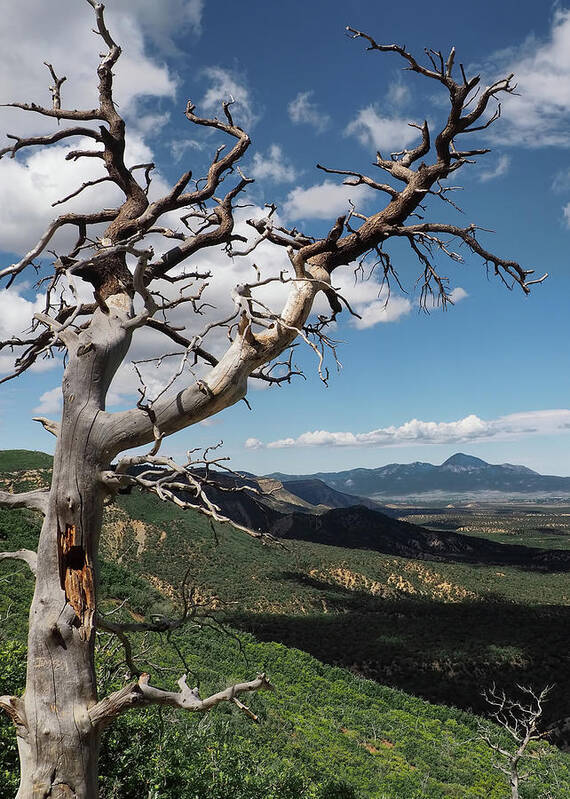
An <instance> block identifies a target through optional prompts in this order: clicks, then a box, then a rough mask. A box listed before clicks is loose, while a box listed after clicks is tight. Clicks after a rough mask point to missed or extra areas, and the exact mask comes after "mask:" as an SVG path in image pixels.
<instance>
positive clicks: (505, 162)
mask: <svg viewBox="0 0 570 799" xmlns="http://www.w3.org/2000/svg"><path fill="white" fill-rule="evenodd" d="M510 165H511V159H510V157H509V156H508V155H501V156H500V158H499V159H498V161H497V163H496V164H495V166H491V167H489V168H488V169H481V170H480V171H479V175H478V177H479V180H480V181H481V183H486V182H487V181H489V180H494V179H495V178H500V177H501V176H502V175H505V174H506V173H507V172H508V170H509V166H510Z"/></svg>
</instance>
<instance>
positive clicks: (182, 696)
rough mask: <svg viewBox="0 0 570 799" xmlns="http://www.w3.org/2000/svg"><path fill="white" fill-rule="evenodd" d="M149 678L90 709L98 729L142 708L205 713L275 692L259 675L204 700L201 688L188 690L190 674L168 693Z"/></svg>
mask: <svg viewBox="0 0 570 799" xmlns="http://www.w3.org/2000/svg"><path fill="white" fill-rule="evenodd" d="M149 679H150V677H149V675H148V674H146V673H145V674H141V676H140V677H139V679H138V681H137V682H132V683H130V684H129V685H126V686H125V687H124V688H121V689H120V690H119V691H116V692H115V693H114V694H111V695H110V696H107V697H105V698H104V699H102V700H101V701H100V702H98V703H97V704H96V705H95V706H94V707H92V708H91V709H90V710H89V718H90V719H91V723H92V724H93V725H94V726H95V727H98V728H102V727H105V726H106V725H107V724H109V723H110V722H111V721H113V719H114V718H116V717H117V716H118V715H120V714H121V713H124V712H125V711H127V710H129V709H130V708H132V707H135V706H136V707H140V706H141V705H142V706H144V705H170V706H171V707H176V708H180V709H181V710H188V711H190V712H202V713H203V712H205V711H207V710H210V709H211V708H213V707H215V706H216V705H218V704H219V703H220V702H233V701H234V700H235V698H236V697H237V696H238V695H240V694H243V693H247V692H251V691H262V690H273V685H272V684H271V683H270V682H269V680H268V679H267V677H266V675H265V674H258V675H257V677H256V678H255V680H250V681H249V682H242V683H236V684H235V685H231V686H230V687H229V688H226V689H225V690H223V691H219V692H218V693H216V694H212V695H211V696H208V697H206V698H205V699H201V698H200V694H199V692H198V689H197V688H193V689H191V688H189V687H188V685H187V683H186V674H184V675H183V676H182V677H181V678H180V679H179V680H178V685H179V687H180V691H164V690H162V689H161V688H155V687H154V686H152V685H150V683H149ZM236 704H237V705H238V707H240V709H241V710H244V711H246V713H247V715H248V716H249V717H250V718H253V719H254V720H255V721H257V717H256V716H254V714H252V713H251V711H250V710H249V708H246V707H245V705H242V703H241V702H239V703H237V702H236Z"/></svg>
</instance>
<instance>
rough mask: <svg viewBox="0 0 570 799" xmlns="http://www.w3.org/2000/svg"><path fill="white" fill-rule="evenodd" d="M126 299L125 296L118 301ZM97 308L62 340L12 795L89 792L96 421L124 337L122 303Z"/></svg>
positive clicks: (98, 502)
mask: <svg viewBox="0 0 570 799" xmlns="http://www.w3.org/2000/svg"><path fill="white" fill-rule="evenodd" d="M127 299H128V298H127ZM127 304H128V303H126V302H125V300H124V298H123V301H122V302H121V306H122V308H120V309H119V313H118V314H117V313H114V311H113V309H112V308H111V309H110V312H109V313H108V314H103V313H101V312H97V314H96V317H95V319H94V320H93V322H92V324H91V326H90V328H89V330H87V331H85V332H84V333H83V334H81V336H80V337H79V338H78V339H75V340H74V341H73V345H71V346H70V347H69V353H70V354H69V364H68V367H67V369H66V372H65V376H64V381H63V394H64V406H63V414H62V421H61V428H60V432H59V436H58V442H57V448H56V453H55V457H54V464H53V479H52V485H51V491H50V498H49V507H48V511H47V514H46V516H45V520H44V524H43V527H42V531H41V535H40V541H39V545H38V566H37V577H36V588H35V593H34V598H33V602H32V606H31V611H30V627H29V638H28V672H27V682H26V691H25V695H24V710H25V720H26V725H27V730H28V734H27V736H26V737H25V738H22V737H19V739H18V741H19V748H20V757H21V785H20V789H19V791H18V794H17V799H47V797H49V798H50V799H95V797H96V796H97V755H98V746H99V733H98V731H97V730H96V729H95V728H94V727H93V725H92V724H91V722H90V720H89V715H88V711H89V708H90V707H92V706H93V705H94V704H95V703H96V701H97V695H96V683H95V668H94V638H95V634H94V615H95V611H96V603H97V597H96V575H95V569H96V562H95V561H96V553H97V546H98V541H99V535H100V530H101V520H102V508H103V499H104V490H103V486H102V484H101V482H100V479H99V475H100V472H101V470H102V469H104V468H106V467H107V466H108V457H109V455H108V452H107V451H106V440H105V437H104V435H103V425H101V424H100V423H98V419H100V418H101V417H102V416H104V401H105V395H106V392H107V389H108V387H109V383H110V381H111V379H112V376H113V374H114V373H115V371H116V368H117V366H118V365H119V363H120V362H121V360H122V359H123V358H124V355H125V354H126V351H127V349H128V345H129V338H130V336H129V335H128V334H127V333H126V332H125V331H124V330H123V329H122V326H121V317H123V318H124V312H125V311H126V310H127V308H126V305H127Z"/></svg>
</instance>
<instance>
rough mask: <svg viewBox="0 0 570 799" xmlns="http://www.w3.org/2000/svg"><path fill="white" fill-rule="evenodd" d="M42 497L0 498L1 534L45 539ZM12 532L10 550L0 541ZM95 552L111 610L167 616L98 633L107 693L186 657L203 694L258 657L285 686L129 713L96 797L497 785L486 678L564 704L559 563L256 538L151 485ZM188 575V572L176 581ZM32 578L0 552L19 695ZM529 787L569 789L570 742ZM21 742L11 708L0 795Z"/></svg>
mask: <svg viewBox="0 0 570 799" xmlns="http://www.w3.org/2000/svg"><path fill="white" fill-rule="evenodd" d="M0 469H1V471H2V474H3V485H4V486H6V485H7V484H11V485H14V486H15V487H17V488H18V489H20V490H21V489H23V488H26V487H30V486H31V485H34V484H36V485H37V484H39V483H40V482H44V481H46V480H47V479H49V458H48V456H44V455H42V454H38V453H18V452H11V453H3V454H2V455H1V456H0ZM38 520H39V517H36V516H35V515H34V514H33V512H30V511H19V510H12V511H8V510H1V511H0V536H1V537H2V539H3V541H2V542H1V545H0V549H1V548H6V549H8V548H9V549H12V550H14V549H18V548H21V547H29V548H33V547H34V542H35V540H36V538H37V535H38V529H39V528H38V523H39V522H38ZM4 544H6V547H4ZM101 551H102V559H101V562H100V564H99V568H100V578H101V598H102V600H103V602H102V612H103V614H109V613H110V614H112V615H111V616H110V618H111V619H116V620H118V619H123V620H142V619H145V618H146V619H154V620H160V619H161V618H163V617H175V616H176V615H177V614H179V613H180V608H181V602H182V595H183V591H184V590H185V591H186V596H187V597H188V596H190V597H191V599H192V602H193V603H194V604H195V607H196V615H195V616H194V617H193V618H190V619H189V620H188V621H187V623H186V624H184V625H183V626H181V627H180V628H178V629H176V630H170V631H165V632H162V633H153V634H148V633H144V634H142V633H137V634H133V635H131V636H130V640H131V645H132V652H133V657H132V660H133V661H134V662H133V663H132V664H131V669H129V667H128V665H127V659H126V658H125V651H124V648H123V646H122V644H121V641H119V640H118V639H117V638H116V637H115V636H114V635H112V634H109V633H105V632H98V634H97V670H98V679H99V688H100V694H104V693H107V692H109V691H110V690H114V689H116V688H119V687H120V686H121V685H123V684H124V683H125V681H127V680H128V679H130V678H131V673H130V672H131V671H132V666H133V665H134V667H135V668H136V670H137V671H138V672H142V671H146V672H149V673H150V674H151V675H152V679H153V682H154V684H156V685H160V686H163V687H165V688H172V687H174V685H175V683H176V681H177V680H178V678H179V677H180V675H181V674H182V673H186V674H188V679H189V683H190V682H192V684H194V685H197V686H199V687H200V690H201V691H202V690H203V691H204V693H206V692H212V691H216V690H220V689H222V688H224V687H225V686H226V685H229V684H231V683H232V682H234V681H236V680H237V681H239V680H243V679H251V678H252V677H254V676H255V674H256V673H258V672H266V673H267V674H268V677H269V679H270V680H271V682H272V684H273V685H274V688H275V690H274V691H262V692H259V693H258V694H256V695H252V696H251V697H248V699H247V704H248V707H249V708H250V709H251V711H252V712H253V713H254V714H255V715H256V716H257V717H258V720H259V723H254V722H253V721H252V720H251V719H250V718H249V717H248V716H247V715H245V714H243V713H240V712H239V709H238V708H236V707H235V706H233V705H231V704H225V705H223V706H219V707H217V708H215V709H213V710H212V711H210V712H209V713H207V714H204V715H198V714H188V713H187V714H184V713H181V712H179V711H178V712H177V711H174V710H171V709H170V708H169V709H164V708H150V709H145V710H137V711H131V712H130V713H129V714H127V715H125V716H122V717H120V718H119V720H118V721H117V722H115V724H114V725H113V726H112V727H110V728H109V729H108V731H107V732H106V734H105V736H104V740H103V745H102V758H101V777H100V780H101V796H102V798H103V799H171V798H172V799H174V797H177V798H178V797H185V798H187V799H203V798H204V797H208V799H230V797H231V799H258V797H259V799H261V797H263V799H273V798H275V799H277V797H279V798H281V797H283V799H305V798H306V799H309V798H310V799H419V798H420V797H422V798H423V797H425V798H426V799H436V798H437V799H440V798H443V797H451V798H452V799H467V798H468V797H469V798H471V797H473V799H475V798H476V797H478V798H480V799H503V798H504V797H508V796H509V789H508V783H507V781H506V778H505V776H504V775H503V774H502V772H501V771H500V770H499V769H498V768H497V765H498V763H497V761H496V759H495V758H496V756H495V754H494V753H493V751H492V750H491V748H490V747H489V745H488V744H487V743H486V742H485V741H483V740H482V737H481V731H482V729H485V730H486V731H487V732H488V733H489V735H490V736H491V738H492V739H493V740H496V741H497V742H499V743H501V744H502V745H503V746H505V747H507V748H508V747H509V746H512V742H510V741H509V739H508V737H507V736H506V735H505V734H504V732H503V731H502V729H501V728H499V727H498V726H496V725H494V724H493V723H492V722H491V721H489V720H485V719H484V718H483V716H482V715H477V714H484V713H485V710H486V707H485V702H484V700H483V698H482V696H481V694H482V691H483V690H484V689H486V688H488V687H489V686H491V685H492V684H493V683H496V684H497V685H498V686H500V687H501V688H503V687H504V688H505V690H507V691H509V692H510V691H514V690H516V688H515V686H516V684H517V683H518V684H524V685H532V686H533V687H534V688H535V689H537V690H540V689H542V688H543V687H544V686H545V685H546V684H551V683H552V684H554V688H553V690H552V692H551V697H550V702H549V703H548V705H547V706H546V714H545V723H547V722H548V720H549V719H551V718H552V719H553V718H558V717H559V716H560V710H561V708H563V707H566V708H568V697H569V694H568V687H567V685H566V684H565V683H566V680H565V675H566V674H567V672H568V665H569V664H568V651H567V646H566V647H565V643H564V634H565V631H567V629H568V622H569V618H568V617H569V614H570V609H569V597H568V595H567V593H566V595H565V593H564V592H565V591H566V592H567V579H568V578H567V575H565V574H556V573H552V574H545V573H542V572H538V571H525V570H524V569H520V568H507V567H501V569H500V571H499V569H498V568H497V567H494V566H477V565H475V566H474V565H466V564H458V563H450V564H448V563H444V562H437V563H431V562H429V561H425V560H422V561H415V560H409V559H404V558H395V557H393V556H387V555H383V554H381V553H378V552H372V551H367V550H351V549H348V548H342V547H334V546H324V545H319V544H314V543H311V542H308V541H303V542H301V541H294V540H293V541H287V542H285V544H284V545H279V544H278V543H271V544H266V545H262V544H261V543H260V542H259V541H256V540H252V539H251V538H248V537H247V536H245V535H244V534H243V533H241V532H239V531H237V530H235V529H234V528H232V527H231V526H229V525H217V524H216V525H211V524H210V523H209V521H208V520H206V519H205V518H204V517H202V516H199V515H198V514H196V513H195V512H191V511H186V512H184V511H181V510H179V509H176V508H175V507H174V506H172V505H167V504H164V503H161V502H160V501H159V500H158V499H157V498H156V497H151V496H148V495H144V496H143V495H140V494H138V493H135V492H133V493H132V494H130V495H128V496H122V497H119V498H118V500H117V502H116V503H115V504H113V505H111V506H109V507H108V508H107V515H106V522H105V527H104V540H103V542H102V548H101ZM183 586H185V588H183ZM31 593H32V578H31V576H29V574H28V572H27V570H26V567H25V566H24V565H23V564H20V563H16V562H13V561H12V562H10V561H8V562H2V563H0V694H3V693H16V692H18V691H21V690H22V689H23V686H24V679H25V647H26V617H27V612H28V607H29V602H30V599H31ZM531 754H532V755H533V757H532V759H529V760H528V763H527V764H526V766H525V768H526V769H527V770H528V771H529V778H528V780H526V781H525V782H524V783H523V784H522V786H521V796H523V797H524V798H525V799H549V798H550V799H566V798H567V797H570V757H569V756H568V755H566V754H564V753H562V752H561V751H559V749H557V748H556V747H554V746H551V745H549V744H548V743H547V742H546V740H544V741H540V742H538V743H536V744H535V745H534V748H533V749H532V751H531ZM17 763H18V760H17V750H16V738H15V735H14V732H13V730H12V728H11V725H10V722H9V720H8V719H7V717H2V718H0V795H1V796H2V799H4V797H6V799H8V798H9V797H13V796H15V793H16V790H17V784H18V765H17Z"/></svg>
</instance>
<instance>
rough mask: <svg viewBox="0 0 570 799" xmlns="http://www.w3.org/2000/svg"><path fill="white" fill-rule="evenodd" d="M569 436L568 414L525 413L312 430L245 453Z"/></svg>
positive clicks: (254, 442) (251, 445)
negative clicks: (349, 429)
mask: <svg viewBox="0 0 570 799" xmlns="http://www.w3.org/2000/svg"><path fill="white" fill-rule="evenodd" d="M561 433H570V410H568V409H556V410H547V411H524V412H521V413H511V414H509V415H508V416H499V417H498V418H497V419H491V420H484V419H481V418H480V417H478V416H476V415H475V414H469V416H465V417H464V418H463V419H459V420H457V421H455V422H424V421H421V420H420V419H411V420H410V421H409V422H405V423H404V424H403V425H400V426H399V427H395V426H393V425H392V426H390V427H380V428H378V429H377V430H370V431H369V432H367V433H352V432H329V431H328V430H313V431H307V432H306V433H302V434H301V435H300V436H298V437H297V438H282V439H279V440H277V441H270V442H268V443H264V442H263V441H260V440H259V439H257V438H248V439H247V441H246V442H245V446H246V448H247V449H285V448H290V447H393V446H407V445H411V444H456V443H462V442H473V441H490V440H492V439H505V438H522V437H526V436H530V435H553V434H561Z"/></svg>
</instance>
